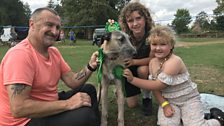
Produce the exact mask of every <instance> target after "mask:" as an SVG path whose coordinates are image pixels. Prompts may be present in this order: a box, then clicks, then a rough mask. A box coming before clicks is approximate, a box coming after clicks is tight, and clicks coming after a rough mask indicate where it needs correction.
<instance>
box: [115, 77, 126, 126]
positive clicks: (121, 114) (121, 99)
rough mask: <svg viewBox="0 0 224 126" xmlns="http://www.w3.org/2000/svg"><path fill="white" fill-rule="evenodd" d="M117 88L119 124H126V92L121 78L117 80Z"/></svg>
mask: <svg viewBox="0 0 224 126" xmlns="http://www.w3.org/2000/svg"><path fill="white" fill-rule="evenodd" d="M115 85H116V89H117V105H118V118H117V122H118V126H124V94H123V90H122V83H121V81H120V80H116V81H115Z"/></svg>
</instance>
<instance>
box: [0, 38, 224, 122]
mask: <svg viewBox="0 0 224 126" xmlns="http://www.w3.org/2000/svg"><path fill="white" fill-rule="evenodd" d="M178 41H180V42H177V43H181V42H184V43H195V42H196V43H204V42H209V43H213V44H203V45H200V44H197V45H192V44H191V46H181V47H177V48H175V50H174V53H175V54H177V55H179V56H181V57H182V59H183V60H184V62H185V63H186V65H187V67H188V69H189V72H190V74H191V78H192V80H193V81H194V82H196V83H197V84H198V89H199V92H207V93H214V94H218V95H224V76H223V75H224V55H223V53H224V51H223V49H224V39H193V38H191V39H178ZM217 41H218V42H221V43H215V42H217ZM91 44H92V42H91V41H86V40H78V41H77V42H76V44H75V45H74V46H69V45H68V44H61V43H58V44H56V46H57V47H58V48H59V50H60V51H61V53H62V55H63V57H64V59H65V60H66V61H67V62H68V64H69V65H70V66H71V67H72V69H73V70H74V71H78V70H80V69H81V68H83V67H84V66H85V65H86V64H87V63H88V60H89V57H90V55H91V54H92V53H93V52H94V51H97V50H98V47H97V46H92V45H91ZM7 50H8V47H6V46H1V47H0V59H2V57H3V55H4V54H5V52H6V51H7ZM89 81H90V82H92V83H93V84H95V85H96V86H97V81H96V72H95V73H94V74H93V75H92V76H91V78H90V80H89ZM67 89H68V88H67V87H66V86H64V85H63V83H62V82H60V84H59V90H67ZM109 99H110V100H109V102H110V103H109V104H110V105H109V109H110V110H109V111H110V112H109V119H108V120H109V126H116V125H117V123H116V118H117V117H116V113H117V105H116V98H115V96H114V94H113V93H112V87H111V89H110V93H109ZM139 102H141V101H139ZM153 103H154V104H153V107H154V109H153V115H152V116H149V117H144V116H143V115H142V112H141V107H140V106H139V107H138V108H135V109H129V108H128V107H127V106H126V107H125V123H126V126H156V118H157V117H156V113H157V106H158V105H157V103H156V102H155V101H153Z"/></svg>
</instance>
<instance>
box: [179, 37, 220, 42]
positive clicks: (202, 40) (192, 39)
mask: <svg viewBox="0 0 224 126" xmlns="http://www.w3.org/2000/svg"><path fill="white" fill-rule="evenodd" d="M177 41H182V42H211V41H223V38H178V37H177Z"/></svg>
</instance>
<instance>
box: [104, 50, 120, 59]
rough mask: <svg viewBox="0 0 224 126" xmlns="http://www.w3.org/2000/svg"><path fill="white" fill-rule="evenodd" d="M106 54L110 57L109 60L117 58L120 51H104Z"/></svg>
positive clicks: (106, 56)
mask: <svg viewBox="0 0 224 126" xmlns="http://www.w3.org/2000/svg"><path fill="white" fill-rule="evenodd" d="M104 54H105V58H107V59H109V60H116V59H117V58H118V57H119V53H118V52H113V51H111V52H107V53H104Z"/></svg>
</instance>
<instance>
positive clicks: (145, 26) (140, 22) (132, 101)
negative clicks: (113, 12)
mask: <svg viewBox="0 0 224 126" xmlns="http://www.w3.org/2000/svg"><path fill="white" fill-rule="evenodd" d="M119 23H120V26H121V30H122V31H124V32H126V33H127V34H128V35H129V36H130V41H131V43H132V44H133V46H134V47H135V48H136V50H137V54H136V55H134V57H133V59H129V60H126V61H125V62H126V67H128V68H129V69H130V70H131V71H132V73H133V74H134V75H135V76H138V77H140V78H144V79H146V78H147V76H148V62H149V60H150V58H149V55H150V48H149V45H148V43H147V42H146V37H147V36H149V31H150V30H151V28H152V27H153V26H154V23H153V20H152V17H151V15H150V13H149V10H148V9H147V8H146V7H145V6H144V5H142V4H140V3H138V2H132V3H129V4H127V5H126V6H125V7H124V8H123V9H122V11H121V13H120V15H119ZM125 89H126V94H127V96H126V97H127V98H126V101H127V105H128V106H129V107H130V108H133V107H136V106H137V105H138V102H139V94H140V93H141V89H140V88H138V87H136V86H134V85H131V84H130V83H129V82H128V81H127V80H125ZM142 92H143V100H142V104H143V112H144V115H146V116H148V115H151V114H152V97H151V92H150V91H148V90H143V91H142Z"/></svg>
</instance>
